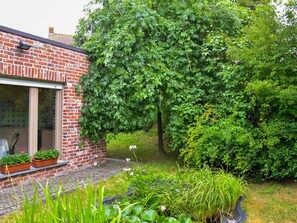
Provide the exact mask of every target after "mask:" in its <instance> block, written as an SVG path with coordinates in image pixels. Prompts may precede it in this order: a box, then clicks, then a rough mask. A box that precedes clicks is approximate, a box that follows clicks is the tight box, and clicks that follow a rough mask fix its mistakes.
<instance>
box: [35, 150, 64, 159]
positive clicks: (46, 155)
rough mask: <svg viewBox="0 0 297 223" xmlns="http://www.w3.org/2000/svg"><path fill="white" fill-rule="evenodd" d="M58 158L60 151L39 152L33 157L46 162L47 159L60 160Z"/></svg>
mask: <svg viewBox="0 0 297 223" xmlns="http://www.w3.org/2000/svg"><path fill="white" fill-rule="evenodd" d="M58 157H59V151H58V150H56V149H45V150H39V151H37V152H36V153H35V154H34V156H33V158H34V159H37V160H45V159H52V158H58Z"/></svg>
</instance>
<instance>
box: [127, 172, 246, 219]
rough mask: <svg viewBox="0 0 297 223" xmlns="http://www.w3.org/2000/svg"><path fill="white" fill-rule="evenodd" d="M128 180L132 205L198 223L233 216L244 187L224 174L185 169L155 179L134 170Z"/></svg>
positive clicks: (147, 173)
mask: <svg viewBox="0 0 297 223" xmlns="http://www.w3.org/2000/svg"><path fill="white" fill-rule="evenodd" d="M133 173H134V174H133V175H131V174H130V177H129V180H130V185H131V189H132V191H133V195H132V197H130V198H128V199H130V200H131V202H135V201H138V202H140V204H142V205H144V206H145V207H148V208H153V209H159V210H160V211H161V213H163V214H164V215H166V216H171V217H174V216H181V215H186V216H191V218H192V219H194V220H195V221H199V222H200V221H203V222H205V221H206V220H213V221H214V220H217V219H219V218H220V214H222V213H229V214H231V213H232V210H233V208H234V207H235V203H236V201H237V199H238V198H239V196H240V195H242V194H244V193H245V190H246V188H245V183H244V182H243V181H242V180H241V179H236V178H235V177H233V176H232V175H230V174H226V173H224V172H223V171H217V172H215V171H211V170H210V169H207V168H206V169H201V170H194V169H185V170H180V171H178V172H176V173H173V174H172V175H169V174H168V173H167V174H165V175H164V173H163V175H155V174H151V173H150V172H143V169H142V168H136V169H133Z"/></svg>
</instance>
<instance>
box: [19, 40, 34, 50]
mask: <svg viewBox="0 0 297 223" xmlns="http://www.w3.org/2000/svg"><path fill="white" fill-rule="evenodd" d="M30 47H31V45H30V44H29V43H27V42H26V41H24V40H21V41H20V43H19V45H18V46H17V48H18V49H19V52H22V51H23V50H28V49H30Z"/></svg>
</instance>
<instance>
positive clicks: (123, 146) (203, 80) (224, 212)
mask: <svg viewBox="0 0 297 223" xmlns="http://www.w3.org/2000/svg"><path fill="white" fill-rule="evenodd" d="M99 4H100V5H99ZM296 6H297V1H296V0H289V1H287V2H286V3H285V4H283V3H280V4H279V5H278V4H277V3H274V4H272V3H270V1H268V0H260V1H253V0H246V1H243V0H238V1H228V0H220V1H194V0H182V1H180V0H170V1H155V0H150V1H147V0H129V1H124V0H112V1H111V0H104V1H103V0H102V1H101V0H98V1H96V0H94V1H92V2H91V3H90V4H89V6H88V7H87V8H86V13H87V16H86V17H85V18H82V19H81V20H80V23H79V25H78V27H77V32H76V35H75V37H74V39H75V42H76V45H77V46H79V47H81V48H83V49H85V50H87V51H88V52H89V55H88V56H89V60H90V62H91V63H90V67H89V71H88V73H86V74H85V75H84V76H83V77H82V78H81V79H80V85H78V86H76V90H77V93H78V94H80V95H81V96H82V97H83V106H82V110H81V112H82V116H81V118H80V120H79V122H80V126H81V137H82V138H88V139H89V140H91V141H92V142H94V143H97V142H100V141H101V140H102V139H104V140H106V141H107V148H108V154H107V155H108V156H109V157H112V158H117V159H126V160H127V167H126V168H125V169H124V173H121V174H119V175H116V176H114V177H112V178H111V179H109V180H107V181H104V182H103V181H102V182H101V183H100V184H99V185H92V184H91V183H89V184H86V185H85V188H84V189H80V188H77V191H76V192H74V193H72V194H69V195H66V194H64V193H63V186H60V187H59V186H57V188H56V189H55V196H54V197H55V199H54V198H53V197H52V196H51V195H50V189H49V188H48V187H47V186H45V187H44V188H43V190H44V194H45V197H46V202H45V203H44V204H43V205H42V200H40V199H39V198H38V197H37V196H35V199H34V200H33V202H32V201H31V202H30V201H26V202H25V203H24V208H23V211H22V212H21V213H20V214H16V215H15V216H14V217H15V221H16V222H22V223H23V222H28V223H29V222H30V223H33V222H199V223H200V222H203V223H209V222H244V221H245V220H246V222H288V223H290V222H296V219H297V215H296V213H297V197H296V194H297V186H296V179H297V162H296V160H297V143H296V142H297V85H296V84H297V78H296V77H297V70H296V62H297V60H296V58H297V57H296V52H297V49H296V46H297V42H296V40H297V22H296V21H297V13H296ZM104 197H108V199H104ZM242 198H243V203H242V206H243V210H244V211H242V209H241V203H240V201H242ZM108 202H109V203H108ZM237 208H239V209H237ZM238 213H241V215H239V217H238ZM246 216H247V219H246Z"/></svg>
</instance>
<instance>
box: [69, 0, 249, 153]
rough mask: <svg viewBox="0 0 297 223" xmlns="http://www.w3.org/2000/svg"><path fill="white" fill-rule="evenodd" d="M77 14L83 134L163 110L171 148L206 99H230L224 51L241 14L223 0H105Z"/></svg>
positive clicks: (133, 125)
mask: <svg viewBox="0 0 297 223" xmlns="http://www.w3.org/2000/svg"><path fill="white" fill-rule="evenodd" d="M91 7H93V8H96V9H93V10H91V9H90V10H89V11H88V17H87V18H86V19H82V20H81V21H80V25H79V27H78V31H77V33H76V37H75V40H76V42H77V44H78V45H80V46H82V47H83V48H84V49H86V50H88V51H89V52H90V54H89V58H90V60H91V61H92V64H91V66H90V69H89V72H88V73H87V74H86V75H84V76H83V78H82V79H81V89H82V90H83V98H84V106H83V108H82V114H83V115H82V117H81V119H80V123H81V127H82V131H81V133H82V135H83V136H85V137H90V138H91V139H92V140H94V141H98V140H99V139H100V138H102V137H105V136H106V134H107V133H108V132H113V133H118V132H121V131H125V132H127V131H131V130H135V129H139V128H143V127H146V126H150V125H151V123H154V122H155V121H156V114H157V111H161V112H162V113H163V118H164V120H165V124H164V125H165V129H166V131H167V133H168V136H169V138H170V140H171V146H172V148H173V149H180V148H181V147H182V146H183V137H184V136H185V134H186V132H187V126H188V125H189V124H191V123H192V122H193V120H194V118H195V116H196V115H198V114H201V113H202V112H203V110H204V105H205V104H206V103H214V104H221V103H220V100H223V101H224V102H226V103H227V104H228V106H225V108H230V106H229V105H231V104H233V103H234V99H235V98H236V95H235V94H233V96H232V97H227V96H228V95H229V94H230V91H231V90H232V89H234V87H235V85H236V83H237V82H238V79H237V76H236V73H235V72H233V71H232V69H231V67H232V66H233V65H232V64H228V61H227V57H226V51H227V49H228V44H229V43H230V42H232V41H233V38H235V37H236V36H237V35H238V34H239V33H240V31H241V27H242V25H243V24H245V23H246V21H245V20H246V18H248V17H247V15H248V13H247V11H246V10H245V9H242V8H240V7H238V5H237V4H236V3H232V2H230V1H227V0H224V1H218V2H215V1H190V0H183V1H179V0H172V1H154V0H153V1H146V0H141V1H139V0H132V1H123V0H114V1H104V7H103V8H98V7H96V3H94V4H91Z"/></svg>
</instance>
